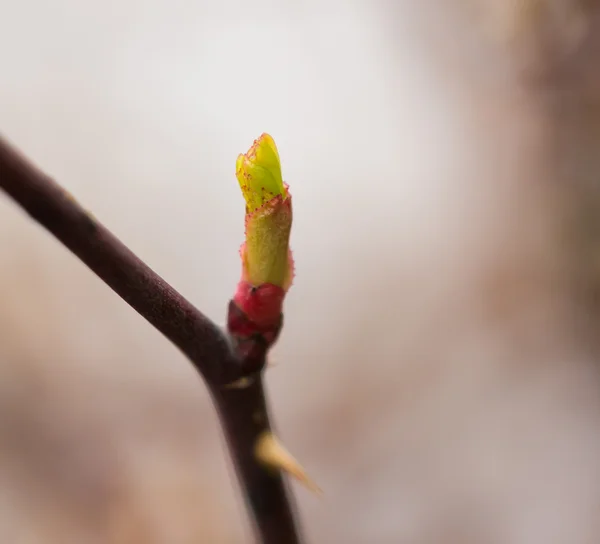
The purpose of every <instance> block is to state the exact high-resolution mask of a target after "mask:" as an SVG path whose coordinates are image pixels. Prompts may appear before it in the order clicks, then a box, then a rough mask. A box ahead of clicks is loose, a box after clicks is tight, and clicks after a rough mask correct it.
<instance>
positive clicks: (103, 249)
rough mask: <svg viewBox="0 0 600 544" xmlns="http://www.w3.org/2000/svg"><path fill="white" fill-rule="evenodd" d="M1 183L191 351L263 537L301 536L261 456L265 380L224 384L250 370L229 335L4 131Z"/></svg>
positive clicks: (279, 482)
mask: <svg viewBox="0 0 600 544" xmlns="http://www.w3.org/2000/svg"><path fill="white" fill-rule="evenodd" d="M0 189H2V190H4V191H5V192H6V193H7V194H8V195H9V196H10V197H11V198H12V199H13V200H14V201H15V202H16V203H17V204H19V205H20V206H21V207H22V208H23V209H24V210H25V211H26V212H27V213H28V214H29V215H30V216H31V217H32V218H33V219H34V220H35V221H37V222H38V223H39V224H40V225H42V226H43V227H44V228H46V229H47V230H48V231H49V232H50V233H52V234H53V235H54V236H55V237H56V238H57V239H58V240H59V241H60V242H61V243H62V244H63V245H65V246H66V247H67V248H68V249H70V250H71V251H72V252H73V253H74V254H75V255H76V256H77V257H79V259H80V260H81V261H83V262H84V263H85V264H86V265H87V266H88V267H89V268H90V269H91V270H92V271H93V272H94V273H95V274H96V275H97V276H98V277H99V278H101V279H102V280H103V281H104V282H105V283H106V284H107V285H108V286H109V287H110V288H111V289H112V290H113V291H114V292H115V293H117V294H118V295H119V296H120V297H121V298H122V299H123V300H124V301H125V302H127V304H129V305H130V306H131V307H132V308H133V309H134V310H135V311H136V312H138V313H139V314H140V315H141V316H142V317H143V318H144V319H146V320H147V321H148V322H150V323H151V324H152V325H153V326H154V327H155V328H156V329H157V330H159V331H160V332H161V333H162V334H163V335H164V336H166V337H167V338H168V339H169V340H170V341H171V342H173V344H175V345H176V346H177V347H178V348H179V349H180V350H181V351H182V352H183V353H184V354H185V355H186V356H187V357H188V359H189V360H190V361H191V362H192V364H193V365H194V367H195V368H196V370H197V371H198V372H199V373H200V374H201V376H202V377H203V378H204V380H205V382H206V384H207V385H208V387H209V389H210V391H211V393H212V398H213V400H214V403H215V405H216V408H217V411H218V413H219V415H220V418H221V422H222V426H223V428H224V432H225V435H226V437H227V444H228V446H229V450H230V454H231V457H232V459H233V462H234V464H235V467H236V472H237V474H238V477H239V480H240V483H241V486H242V488H243V491H244V494H245V496H246V498H247V505H248V508H249V510H250V513H251V514H252V516H253V518H254V521H255V529H256V533H257V537H258V539H259V541H260V542H262V543H264V544H284V543H285V544H295V543H298V542H300V539H299V536H298V530H297V528H296V526H295V523H294V516H293V512H292V508H291V504H290V502H291V501H290V497H289V496H288V493H287V492H286V489H285V486H284V483H283V479H282V477H281V475H280V474H279V473H277V474H272V473H270V472H269V471H268V470H267V469H266V468H264V467H263V466H262V465H260V464H258V463H257V461H256V459H255V457H254V442H255V439H256V436H257V435H258V433H259V432H260V431H261V430H265V429H268V428H269V417H268V412H267V407H266V401H265V395H264V390H263V387H262V381H261V379H260V377H258V378H256V380H255V381H254V383H253V384H252V385H251V386H250V387H248V388H245V389H226V388H225V389H224V388H223V385H225V384H227V383H231V382H234V381H236V380H238V379H240V378H241V377H243V375H244V372H243V370H242V368H243V361H241V360H240V359H239V357H237V356H236V355H235V354H234V352H233V350H232V348H231V342H230V341H229V339H228V338H227V336H226V335H225V334H224V333H223V332H222V331H221V329H220V328H219V327H218V326H217V325H216V324H215V323H213V322H212V321H211V320H210V319H209V318H208V317H206V316H205V315H203V314H202V313H201V312H200V311H199V310H198V309H196V308H195V307H194V306H193V305H192V304H191V303H190V302H189V301H188V300H186V299H185V298H184V297H183V296H182V295H181V294H179V293H178V292H177V291H176V290H175V289H173V288H172V287H171V286H170V285H169V284H168V283H167V282H165V281H164V280H163V279H162V278H161V277H160V276H159V275H158V274H156V273H155V272H153V271H152V270H151V269H150V268H149V267H148V266H147V265H146V264H144V263H143V262H142V261H141V260H140V259H139V258H138V257H136V256H135V255H134V254H133V253H132V252H131V251H130V250H129V249H128V248H127V247H126V246H125V245H124V244H123V243H122V242H120V241H119V240H118V238H116V237H115V236H114V235H113V234H112V233H111V232H110V231H108V230H107V229H106V228H105V227H104V226H102V225H101V224H100V223H99V222H98V221H97V220H96V219H95V218H94V217H93V216H92V215H91V214H90V213H88V212H87V211H86V210H84V209H83V208H82V207H81V206H80V205H79V204H78V203H77V202H76V201H75V200H74V199H73V198H72V197H71V195H69V194H68V193H67V192H66V191H65V190H64V189H63V188H61V187H60V185H58V184H57V183H55V182H54V181H53V180H52V179H50V177H48V176H47V175H45V174H44V173H43V172H41V171H40V170H38V169H37V168H36V167H35V166H34V165H33V164H31V163H30V162H29V161H28V160H27V159H26V158H25V157H23V156H22V155H21V154H20V153H18V152H17V151H16V150H15V149H14V148H13V147H11V146H10V145H9V144H8V142H6V140H4V139H3V138H2V137H1V136H0Z"/></svg>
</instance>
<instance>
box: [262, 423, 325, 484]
mask: <svg viewBox="0 0 600 544" xmlns="http://www.w3.org/2000/svg"><path fill="white" fill-rule="evenodd" d="M254 455H255V456H256V458H257V459H258V461H259V462H261V463H262V464H263V465H266V466H268V467H270V468H274V469H278V470H283V471H285V472H287V473H288V474H289V475H291V476H293V477H294V478H296V479H297V480H298V481H299V482H300V483H302V484H304V486H305V487H307V488H308V489H309V490H310V491H312V492H313V493H315V494H317V495H321V494H322V493H323V492H322V491H321V489H320V488H319V486H318V485H317V484H316V483H315V482H313V481H312V480H311V479H310V478H309V477H308V475H307V474H306V472H305V471H304V469H303V468H302V466H301V465H300V463H298V461H296V459H294V458H293V457H292V455H291V454H290V453H289V452H288V451H287V450H286V449H285V448H284V447H283V445H282V444H280V443H279V442H278V441H277V439H276V438H275V436H274V435H273V433H272V432H271V431H265V432H263V433H262V434H261V435H260V436H259V437H258V438H257V439H256V444H255V446H254Z"/></svg>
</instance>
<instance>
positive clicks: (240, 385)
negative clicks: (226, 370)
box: [223, 376, 254, 389]
mask: <svg viewBox="0 0 600 544" xmlns="http://www.w3.org/2000/svg"><path fill="white" fill-rule="evenodd" d="M253 381H254V379H253V378H249V377H248V376H244V377H243V378H240V379H239V380H235V381H234V382H231V383H228V384H225V385H224V386H223V389H246V387H249V386H250V385H252V382H253Z"/></svg>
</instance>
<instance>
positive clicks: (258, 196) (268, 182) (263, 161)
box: [235, 133, 287, 212]
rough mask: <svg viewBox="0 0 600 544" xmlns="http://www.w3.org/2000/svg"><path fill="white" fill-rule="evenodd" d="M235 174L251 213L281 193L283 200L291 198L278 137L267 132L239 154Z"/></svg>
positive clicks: (247, 208)
mask: <svg viewBox="0 0 600 544" xmlns="http://www.w3.org/2000/svg"><path fill="white" fill-rule="evenodd" d="M235 175H236V177H237V179H238V182H239V184H240V188H241V190H242V194H243V195H244V200H245V201H246V210H247V211H248V212H252V211H254V210H256V209H257V208H260V207H261V206H262V205H263V204H265V203H266V202H268V201H270V200H272V199H273V198H274V197H276V196H278V195H281V196H282V197H283V199H285V198H286V197H287V190H286V188H285V186H284V184H283V177H282V175H281V162H280V160H279V152H278V151H277V146H276V145H275V140H273V138H272V137H271V136H270V135H269V134H267V133H264V134H262V135H261V136H260V138H258V139H256V140H254V143H253V144H252V147H250V149H249V150H248V152H247V153H245V154H240V155H239V156H238V158H237V161H236V165H235Z"/></svg>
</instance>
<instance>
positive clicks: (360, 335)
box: [0, 0, 600, 544]
mask: <svg viewBox="0 0 600 544" xmlns="http://www.w3.org/2000/svg"><path fill="white" fill-rule="evenodd" d="M0 14H1V15H0V68H1V76H0V131H1V132H2V134H3V135H4V136H5V137H7V138H8V139H9V140H10V141H11V142H12V143H13V144H15V145H16V146H18V147H19V148H20V149H21V150H22V151H23V152H24V153H25V154H26V155H27V156H28V157H30V158H31V159H32V160H34V161H35V162H36V163H37V164H38V165H39V166H40V167H41V168H42V169H44V170H45V171H46V172H47V173H49V174H51V175H52V176H54V177H55V178H56V179H57V180H58V181H59V182H60V183H61V184H62V185H63V186H64V187H65V188H66V189H68V190H69V191H70V192H71V193H73V195H74V196H75V197H76V198H77V199H78V200H79V201H80V202H81V203H82V204H83V205H84V206H86V207H87V208H88V209H90V210H91V211H92V212H93V214H94V215H95V216H96V217H97V218H98V219H99V220H100V221H102V222H103V223H104V224H105V225H106V226H107V227H108V228H109V229H111V230H112V231H113V232H114V233H115V234H116V235H117V236H119V237H120V238H121V239H122V240H123V241H124V242H125V243H126V244H128V245H129V246H130V247H131V249H132V250H133V251H135V252H136V253H137V254H138V255H139V256H140V257H141V258H142V259H144V260H145V261H146V262H147V263H148V264H149V265H150V266H151V267H152V268H153V269H154V270H156V271H157V272H158V273H159V274H161V275H162V276H163V277H164V278H165V279H166V280H167V281H169V282H170V283H171V284H172V285H173V286H174V287H175V288H177V289H178V290H180V291H181V292H182V293H183V294H184V295H185V296H187V297H188V298H189V299H191V301H192V302H193V303H194V304H196V305H197V306H198V307H199V308H200V309H201V310H202V311H204V312H205V313H206V314H208V315H209V316H210V317H212V318H213V319H215V320H217V321H218V322H220V323H222V322H224V317H225V310H226V304H227V301H228V300H229V298H230V297H231V296H232V294H233V289H234V287H235V284H236V282H237V280H238V278H239V273H240V263H239V257H238V248H239V245H240V243H241V241H242V237H243V200H242V197H241V194H240V193H239V188H238V186H237V182H236V180H235V176H234V165H235V159H236V157H237V154H238V153H240V152H244V151H246V150H247V149H248V147H249V146H250V144H251V143H252V141H253V139H254V138H256V137H258V136H259V135H260V134H261V133H262V132H265V131H266V132H269V133H270V134H272V135H273V137H274V138H275V140H276V142H277V144H278V146H279V151H280V155H281V158H282V166H283V174H284V178H285V179H286V180H287V181H288V183H289V184H290V185H291V189H292V192H293V195H294V208H295V222H294V228H293V234H292V244H293V246H292V247H293V250H294V253H295V259H296V266H297V277H296V280H295V283H294V286H293V288H292V290H291V291H290V293H289V295H288V298H287V299H286V308H285V310H286V326H285V329H284V332H283V335H282V337H281V340H280V341H279V343H278V345H277V347H276V349H275V353H274V355H275V358H276V359H277V361H278V365H277V366H275V367H274V368H271V369H269V370H268V373H267V383H268V389H269V393H270V397H271V401H272V406H273V409H274V414H275V422H276V425H277V427H278V428H279V430H280V434H281V437H282V440H283V442H284V443H285V444H286V445H287V446H288V448H289V449H290V450H291V451H292V453H294V455H295V456H297V457H298V458H299V459H300V460H301V462H302V463H303V464H304V466H305V467H306V468H307V470H308V472H309V473H310V474H311V476H312V477H313V478H314V479H315V480H316V481H317V482H318V483H319V484H320V486H321V487H322V488H323V490H324V497H323V498H321V499H318V498H316V497H314V496H312V495H310V494H309V493H308V492H307V491H305V490H304V489H303V488H301V487H300V486H297V485H296V484H292V485H293V487H294V490H295V493H296V495H297V501H298V505H299V513H300V516H301V520H302V523H303V525H304V528H305V532H306V535H307V541H308V542H314V543H328V544H329V543H331V544H335V543H340V544H341V543H344V544H366V543H369V544H404V543H407V544H412V543H415V544H416V543H419V544H438V543H439V544H442V543H443V544H481V543H486V544H495V543H503V544H506V543H509V544H530V543H531V544H537V543H540V544H541V543H544V544H554V543H557V544H562V543H564V544H588V543H589V544H592V543H597V542H598V541H600V518H599V517H598V512H599V509H600V367H599V366H598V355H599V353H600V350H599V345H598V340H597V336H598V335H597V331H598V325H599V324H600V316H599V315H598V313H597V312H598V306H597V301H598V297H597V294H598V293H599V292H600V281H599V280H600V259H599V257H600V252H599V251H598V249H599V248H600V234H599V233H600V221H599V219H598V218H600V197H599V193H600V187H599V184H598V180H597V175H598V172H599V171H600V170H599V167H600V164H598V163H600V154H598V153H597V151H598V149H597V148H598V147H599V146H600V116H599V113H600V107H599V106H600V94H599V92H600V65H598V63H597V58H598V57H597V55H598V54H600V48H599V41H600V22H599V20H598V10H597V6H596V4H595V3H594V2H593V1H591V0H589V1H585V0H579V1H575V0H554V1H551V0H547V1H542V0H521V1H517V0H511V1H509V0H450V1H445V2H442V1H440V0H437V1H435V0H419V1H417V0H412V1H410V0H396V1H389V2H380V1H377V0H376V1H369V2H367V1H366V0H364V1H359V0H350V1H345V2H342V1H341V0H321V1H319V2H317V1H313V0H305V1H301V2H282V1H274V0H273V1H268V0H256V1H254V2H251V3H250V2H243V1H241V0H223V1H222V2H208V1H203V0H195V1H191V0H174V1H171V2H166V1H164V0H146V1H143V2H142V1H141V0H119V1H116V0H107V1H105V2H102V3H90V2H81V1H80V0H54V1H53V2H45V1H44V0H20V1H19V2H14V1H10V0H0ZM594 59H596V62H594ZM0 222H1V228H0V277H1V278H2V281H0V299H1V301H2V303H1V305H0V542H3V543H7V544H8V543H11V544H35V543H44V544H54V543H56V544H59V543H60V544H71V543H73V544H88V543H89V544H95V543H107V544H137V543H144V544H159V543H169V544H187V543H190V544H191V543H194V544H198V543H206V544H234V543H245V542H250V541H251V540H252V535H251V531H250V525H249V523H248V521H247V519H246V514H245V510H244V505H243V502H242V499H241V496H240V494H239V492H238V488H237V482H236V481H235V479H234V475H233V472H232V470H231V468H230V465H229V459H228V457H227V454H226V451H225V449H224V443H223V440H222V437H221V433H220V429H219V427H218V423H217V419H216V416H215V413H214V410H213V407H212V405H211V402H210V399H209V396H208V393H207V391H206V390H205V388H204V386H203V383H202V382H201V380H200V379H199V378H198V377H197V375H196V374H195V373H194V371H193V369H192V368H191V366H190V364H188V362H187V361H186V360H185V359H184V358H183V357H182V356H181V355H180V354H179V352H178V351H177V350H175V348H173V347H172V346H171V345H170V344H169V343H168V342H167V341H166V340H165V339H164V338H162V337H161V336H160V335H159V334H158V333H156V332H155V331H154V330H153V329H152V328H151V327H150V326H149V325H148V324H147V323H146V322H145V321H144V320H143V319H141V318H140V317H139V316H138V315H137V314H136V313H135V312H134V311H133V310H131V309H130V308H129V307H128V306H127V305H126V304H125V303H124V302H123V301H122V300H120V299H119V298H118V297H117V296H116V295H115V294H113V293H112V291H110V290H109V289H108V288H107V287H106V286H105V285H104V284H103V283H102V282H101V281H100V280H98V279H97V278H96V277H95V276H94V275H93V274H92V273H91V272H90V271H89V270H88V269H87V268H85V266H83V265H82V264H81V263H80V262H79V261H77V260H76V259H75V258H74V257H73V256H72V255H71V254H70V253H69V252H68V251H67V250H65V249H64V248H63V247H62V246H61V245H60V244H59V243H58V242H57V241H55V240H54V239H53V238H52V237H51V236H50V235H49V234H47V233H46V232H45V231H43V230H42V229H41V228H39V227H38V226H37V225H36V224H34V223H33V222H32V221H31V220H29V219H28V217H27V216H26V215H24V214H23V213H22V212H21V210H20V209H18V208H17V207H16V206H15V205H13V203H12V202H11V201H9V200H8V199H7V198H0Z"/></svg>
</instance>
